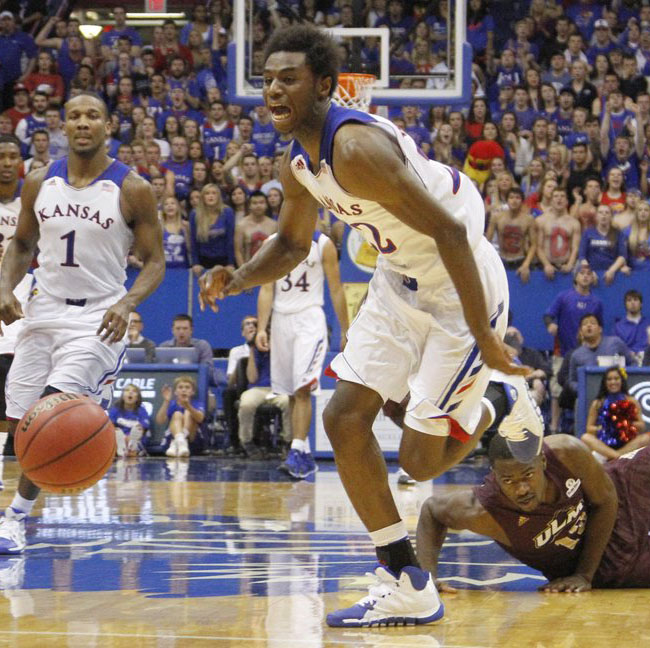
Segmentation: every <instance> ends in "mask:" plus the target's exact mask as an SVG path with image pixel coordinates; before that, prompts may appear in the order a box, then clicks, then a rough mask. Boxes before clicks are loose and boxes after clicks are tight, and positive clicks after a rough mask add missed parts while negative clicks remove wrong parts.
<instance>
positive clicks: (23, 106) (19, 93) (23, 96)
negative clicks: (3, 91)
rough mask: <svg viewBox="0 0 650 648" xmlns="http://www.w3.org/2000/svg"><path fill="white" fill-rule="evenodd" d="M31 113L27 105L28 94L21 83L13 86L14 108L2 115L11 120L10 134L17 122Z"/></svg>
mask: <svg viewBox="0 0 650 648" xmlns="http://www.w3.org/2000/svg"><path fill="white" fill-rule="evenodd" d="M31 112H32V109H31V108H30V105H29V92H28V90H27V87H26V86H25V85H24V84H23V83H15V84H14V106H13V108H9V109H7V110H5V111H4V112H3V113H2V114H3V115H6V116H7V117H9V119H11V132H12V133H13V131H15V130H16V126H18V122H19V121H20V120H21V119H23V117H27V115H29V114H30V113H31Z"/></svg>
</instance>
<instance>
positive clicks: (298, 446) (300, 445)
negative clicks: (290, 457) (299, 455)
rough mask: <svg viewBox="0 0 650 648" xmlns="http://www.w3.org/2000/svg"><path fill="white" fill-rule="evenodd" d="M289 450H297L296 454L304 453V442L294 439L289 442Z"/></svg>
mask: <svg viewBox="0 0 650 648" xmlns="http://www.w3.org/2000/svg"><path fill="white" fill-rule="evenodd" d="M291 449H292V450H297V451H298V452H306V451H307V450H306V448H305V442H304V441H303V440H302V439H294V440H293V441H292V442H291Z"/></svg>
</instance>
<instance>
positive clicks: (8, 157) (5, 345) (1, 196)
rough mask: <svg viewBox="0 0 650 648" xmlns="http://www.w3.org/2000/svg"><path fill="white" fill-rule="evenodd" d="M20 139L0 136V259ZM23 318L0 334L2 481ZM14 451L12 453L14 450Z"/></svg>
mask: <svg viewBox="0 0 650 648" xmlns="http://www.w3.org/2000/svg"><path fill="white" fill-rule="evenodd" d="M22 161H23V159H22V157H21V156H20V140H19V139H18V138H17V137H14V136H13V135H2V136H0V259H2V256H3V255H4V253H5V251H6V250H7V246H8V245H9V242H10V241H11V239H12V238H13V237H14V232H15V231H16V225H17V223H18V214H19V213H20V191H21V189H22V187H23V181H22V180H21V179H20V178H19V177H18V176H19V171H20V165H21V164H22ZM31 281H32V276H31V275H29V274H26V275H25V276H24V277H23V279H22V281H21V282H20V283H19V284H18V285H17V286H16V289H15V290H14V294H15V295H16V299H18V301H19V302H20V303H21V304H23V305H24V304H26V303H27V296H28V295H29V289H30V286H31ZM21 328H22V321H18V322H14V323H13V324H12V325H11V326H5V327H4V329H3V331H2V337H0V483H1V482H2V465H3V463H2V456H3V454H2V453H3V451H4V447H5V442H6V440H7V432H8V425H7V422H6V420H5V417H6V402H5V382H6V379H7V374H8V373H9V367H10V366H11V362H12V360H13V357H14V349H15V347H16V338H17V337H18V333H19V331H20V329H21ZM11 454H13V452H12V453H11Z"/></svg>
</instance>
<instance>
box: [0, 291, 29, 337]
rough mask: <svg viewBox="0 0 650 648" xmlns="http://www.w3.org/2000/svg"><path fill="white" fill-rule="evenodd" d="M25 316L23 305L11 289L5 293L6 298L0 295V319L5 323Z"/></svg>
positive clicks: (0, 332)
mask: <svg viewBox="0 0 650 648" xmlns="http://www.w3.org/2000/svg"><path fill="white" fill-rule="evenodd" d="M23 317H25V315H24V313H23V307H22V306H21V305H20V302H19V301H18V300H17V299H16V295H14V293H13V291H12V292H10V293H9V295H7V297H6V299H5V298H4V296H1V295H0V321H2V322H4V323H5V324H12V323H13V322H16V321H17V320H19V319H22V318H23ZM0 335H2V328H1V327H0Z"/></svg>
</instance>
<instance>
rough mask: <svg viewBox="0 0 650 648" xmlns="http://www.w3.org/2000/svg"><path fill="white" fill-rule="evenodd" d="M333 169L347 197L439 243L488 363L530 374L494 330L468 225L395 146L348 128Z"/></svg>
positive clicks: (379, 134)
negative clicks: (363, 201) (371, 204)
mask: <svg viewBox="0 0 650 648" xmlns="http://www.w3.org/2000/svg"><path fill="white" fill-rule="evenodd" d="M334 169H335V174H336V177H337V180H338V182H339V184H341V185H342V186H343V188H344V189H346V190H347V191H348V192H349V193H351V194H353V195H355V196H359V198H365V199H367V200H373V201H375V202H378V203H379V204H380V205H381V206H382V207H384V208H385V209H386V210H387V211H389V212H390V213H391V214H393V215H394V216H395V217H396V218H398V219H399V220H401V221H402V222H403V223H405V224H406V225H408V226H409V227H411V228H412V229H414V230H415V231H417V232H420V233H422V234H425V235H427V236H431V237H432V238H433V239H435V241H436V245H437V247H438V252H439V253H440V257H441V259H442V261H443V263H444V265H445V267H446V268H447V271H448V272H449V275H450V277H451V280H452V281H453V283H454V286H455V288H456V290H457V292H458V296H459V298H460V302H461V305H462V307H463V314H464V315H465V320H466V321H467V325H468V326H469V329H470V331H471V332H472V335H473V336H474V339H475V340H476V342H477V344H478V346H479V348H480V350H481V355H482V357H483V360H484V361H485V363H486V364H487V365H488V366H489V367H492V368H494V369H499V370H500V371H503V372H504V373H508V374H523V375H526V374H528V373H529V372H530V369H529V368H528V367H522V366H520V365H516V364H515V363H514V362H512V360H511V358H510V356H509V355H508V353H507V351H506V349H505V346H504V345H503V341H502V340H501V339H500V338H499V336H498V335H497V334H496V333H495V332H494V330H493V329H492V328H491V326H490V321H489V317H488V312H487V306H486V303H485V297H484V295H483V286H482V284H481V280H480V278H479V274H478V269H477V267H476V263H475V261H474V255H473V254H472V250H471V248H470V246H469V243H468V241H467V234H466V230H465V227H464V225H463V224H462V223H459V222H458V221H457V220H456V219H455V218H453V216H452V215H451V214H450V213H449V212H448V211H447V209H446V208H445V207H444V206H443V205H442V204H440V202H438V201H437V200H436V199H435V198H434V197H433V196H432V195H431V193H430V192H429V191H428V190H427V188H426V187H425V186H424V185H423V184H422V182H421V181H420V180H419V179H418V177H417V176H416V175H415V174H414V173H412V172H411V171H410V170H409V169H408V168H407V166H406V165H405V164H404V160H403V156H402V153H401V150H400V149H399V146H398V145H397V142H395V141H394V140H393V139H392V138H391V137H390V136H389V135H388V134H386V133H384V132H383V131H380V130H379V129H378V128H371V127H368V126H365V125H361V124H348V125H344V126H343V127H341V128H340V129H339V130H338V132H337V134H336V136H335V140H334Z"/></svg>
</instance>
